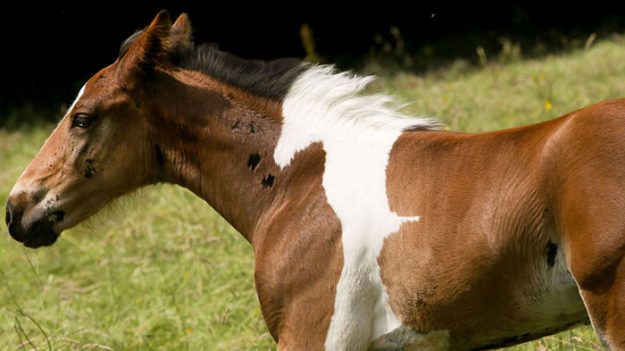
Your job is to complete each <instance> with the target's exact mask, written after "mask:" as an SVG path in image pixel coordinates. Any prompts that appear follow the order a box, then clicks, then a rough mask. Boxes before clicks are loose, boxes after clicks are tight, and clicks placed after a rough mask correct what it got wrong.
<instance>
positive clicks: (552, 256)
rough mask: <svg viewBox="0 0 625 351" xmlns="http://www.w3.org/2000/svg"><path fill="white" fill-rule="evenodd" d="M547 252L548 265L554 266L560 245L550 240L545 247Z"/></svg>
mask: <svg viewBox="0 0 625 351" xmlns="http://www.w3.org/2000/svg"><path fill="white" fill-rule="evenodd" d="M545 251H546V252H547V266H549V268H552V267H553V266H554V265H555V264H556V255H557V254H558V245H556V244H554V243H552V242H551V241H549V242H548V243H547V247H546V248H545Z"/></svg>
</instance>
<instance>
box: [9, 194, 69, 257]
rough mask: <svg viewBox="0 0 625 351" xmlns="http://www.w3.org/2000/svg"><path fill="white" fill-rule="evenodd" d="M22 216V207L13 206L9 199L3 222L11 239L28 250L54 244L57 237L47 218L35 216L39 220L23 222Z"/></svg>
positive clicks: (51, 223)
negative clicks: (28, 248)
mask: <svg viewBox="0 0 625 351" xmlns="http://www.w3.org/2000/svg"><path fill="white" fill-rule="evenodd" d="M23 215H24V207H23V206H20V205H17V204H13V203H12V201H11V198H9V201H7V205H6V217H5V221H6V224H7V228H8V229H9V234H11V237H12V238H13V239H15V240H17V241H19V242H21V243H23V244H24V246H26V247H30V248H38V247H41V246H50V245H52V244H54V243H55V242H56V239H57V238H58V237H59V235H58V234H57V233H56V232H55V231H54V229H53V225H54V223H53V222H52V221H51V220H50V218H49V216H35V217H39V218H34V219H32V220H25V218H24V216H23Z"/></svg>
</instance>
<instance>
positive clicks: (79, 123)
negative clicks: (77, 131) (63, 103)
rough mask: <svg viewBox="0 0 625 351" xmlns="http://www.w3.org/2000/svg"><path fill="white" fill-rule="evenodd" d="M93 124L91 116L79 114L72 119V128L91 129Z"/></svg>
mask: <svg viewBox="0 0 625 351" xmlns="http://www.w3.org/2000/svg"><path fill="white" fill-rule="evenodd" d="M91 122H93V118H92V117H91V116H89V115H87V114H84V113H77V114H76V115H75V116H74V119H72V128H76V127H78V128H83V129H85V128H89V126H90V125H91Z"/></svg>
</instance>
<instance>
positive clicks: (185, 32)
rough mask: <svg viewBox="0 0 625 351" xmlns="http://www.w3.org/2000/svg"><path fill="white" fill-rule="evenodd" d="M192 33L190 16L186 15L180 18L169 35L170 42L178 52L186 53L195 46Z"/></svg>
mask: <svg viewBox="0 0 625 351" xmlns="http://www.w3.org/2000/svg"><path fill="white" fill-rule="evenodd" d="M192 31H193V30H192V29H191V21H189V16H187V14H186V13H183V14H181V15H180V16H178V18H177V19H176V21H175V22H174V24H173V26H171V31H170V33H169V40H170V42H171V45H172V47H173V49H174V50H175V51H176V52H182V51H185V50H187V49H189V48H191V47H192V46H193V39H192V35H191V33H192Z"/></svg>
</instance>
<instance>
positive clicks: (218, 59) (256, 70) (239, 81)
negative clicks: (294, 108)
mask: <svg viewBox="0 0 625 351" xmlns="http://www.w3.org/2000/svg"><path fill="white" fill-rule="evenodd" d="M141 33H142V31H138V32H136V33H134V34H133V35H131V36H130V37H129V38H128V39H126V40H125V41H124V43H123V44H122V46H121V48H120V52H119V57H120V58H121V57H122V56H123V55H124V54H125V53H126V51H128V48H129V47H130V45H131V44H132V42H134V41H135V40H136V39H137V37H138V36H139V35H140V34H141ZM172 56H173V57H172V58H171V61H172V63H174V64H176V65H177V66H179V67H182V68H185V69H190V70H194V71H199V72H202V73H204V74H206V75H208V76H210V77H212V78H215V79H217V80H219V81H222V82H224V83H226V84H229V85H232V86H235V87H237V88H240V89H242V90H245V91H248V92H250V93H253V94H255V95H259V96H263V97H266V98H269V99H273V100H277V101H281V100H282V99H283V98H284V97H285V96H286V94H287V93H288V91H289V89H290V87H291V85H292V84H293V82H294V81H295V79H296V78H297V77H298V76H299V75H300V74H301V73H302V72H303V71H305V70H306V69H307V65H306V63H304V62H303V61H302V60H299V59H295V58H285V59H277V60H273V61H260V60H245V59H241V58H238V57H236V56H234V55H232V54H230V53H228V52H224V51H220V50H219V49H218V48H217V47H216V45H211V44H202V45H199V46H193V45H191V46H189V47H187V48H185V49H184V50H174V54H173V55H172Z"/></svg>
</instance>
